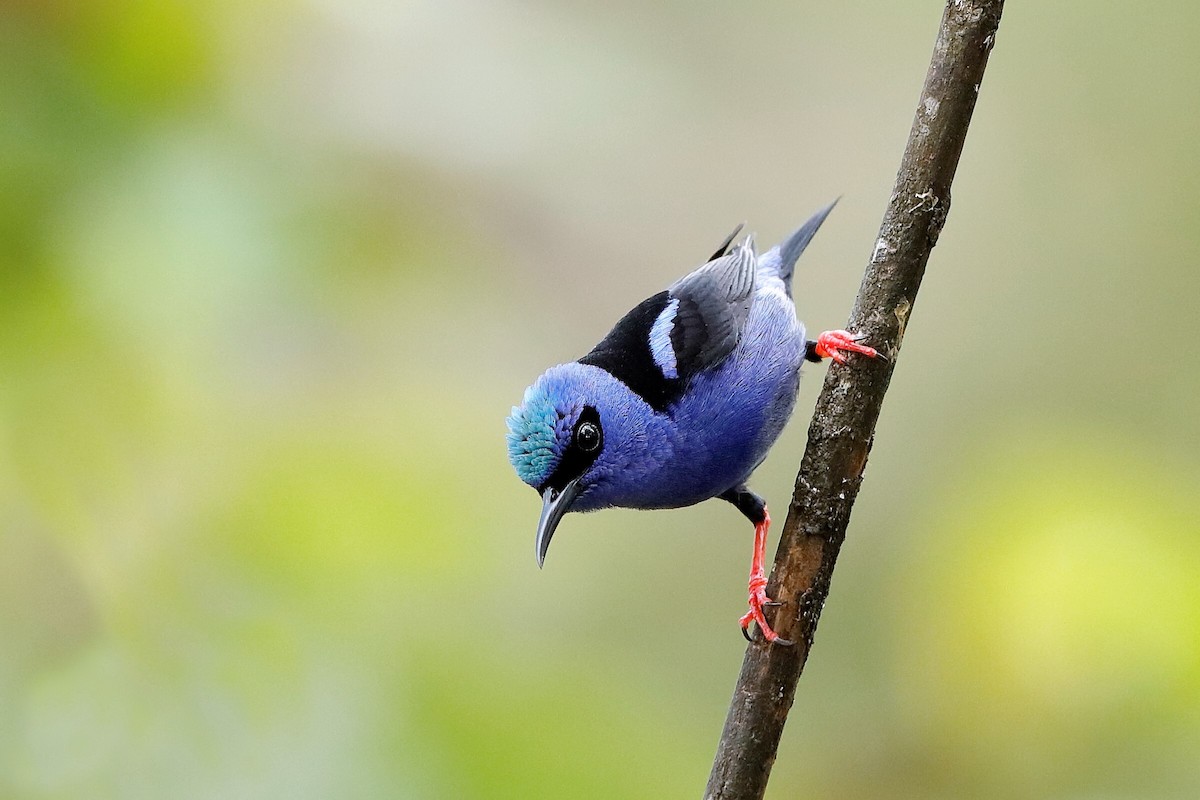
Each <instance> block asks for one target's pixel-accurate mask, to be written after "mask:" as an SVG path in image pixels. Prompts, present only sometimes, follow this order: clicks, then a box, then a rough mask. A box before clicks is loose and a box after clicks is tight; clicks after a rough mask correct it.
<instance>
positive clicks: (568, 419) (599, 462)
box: [508, 364, 626, 566]
mask: <svg viewBox="0 0 1200 800" xmlns="http://www.w3.org/2000/svg"><path fill="white" fill-rule="evenodd" d="M605 377H607V376H606V375H605V373H603V371H602V370H599V369H597V368H596V367H589V366H584V365H582V364H563V365H559V366H557V367H553V368H551V369H549V370H547V371H546V372H545V373H544V374H543V375H542V376H541V377H540V378H538V380H537V381H536V382H535V383H534V384H533V385H532V386H530V387H529V388H528V389H526V390H525V398H524V400H523V401H522V402H521V405H520V406H519V407H514V408H513V410H512V416H510V417H509V418H508V458H509V460H510V461H511V462H512V465H513V468H514V469H515V470H516V471H517V476H518V477H519V478H520V479H521V480H523V481H525V483H527V484H529V485H530V486H532V487H533V488H534V489H536V490H537V492H538V494H540V495H541V496H542V515H541V518H540V519H539V520H538V528H537V559H538V566H541V564H542V562H543V561H545V559H546V549H547V548H548V547H549V546H550V538H551V537H552V536H553V535H554V529H555V528H556V527H558V523H559V520H561V519H562V517H563V514H565V513H567V512H568V511H570V510H571V507H572V505H573V504H575V502H576V499H577V498H579V496H580V495H581V494H584V493H586V492H588V491H589V490H591V489H593V488H594V487H595V486H596V484H597V483H598V482H599V481H600V480H601V478H602V477H603V474H604V473H605V472H607V468H606V467H605V462H604V460H603V459H602V458H601V456H602V455H603V454H604V453H605V432H606V431H605V426H606V425H607V424H609V423H610V422H611V423H613V426H614V427H615V426H618V425H619V424H620V423H619V422H618V420H617V419H616V417H617V416H618V414H617V413H614V412H616V411H617V410H618V407H619V406H620V405H621V403H620V402H615V403H614V400H613V398H612V397H610V396H609V394H610V393H611V390H612V388H613V387H609V386H608V385H607V384H608V382H606V381H605V380H604V378H605ZM612 383H615V381H612ZM620 416H621V417H625V416H626V415H624V414H621V415H620Z"/></svg>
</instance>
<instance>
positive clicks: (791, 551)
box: [705, 0, 1004, 800]
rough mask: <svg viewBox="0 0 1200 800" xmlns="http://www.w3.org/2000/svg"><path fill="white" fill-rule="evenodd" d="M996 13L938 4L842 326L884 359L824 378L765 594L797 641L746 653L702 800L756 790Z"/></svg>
mask: <svg viewBox="0 0 1200 800" xmlns="http://www.w3.org/2000/svg"><path fill="white" fill-rule="evenodd" d="M1003 8H1004V0H949V2H947V4H946V11H945V13H944V14H943V16H942V24H941V29H940V31H939V32H938V37H937V43H936V45H935V46H934V50H933V58H932V60H931V61H930V64H929V73H928V74H927V75H926V77H925V88H924V90H923V91H922V93H921V100H920V102H919V104H918V105H917V113H916V118H915V119H914V120H913V126H912V131H911V132H910V133H909V137H908V145H907V147H905V149H904V159H903V161H902V162H901V164H900V171H899V173H898V174H897V176H896V184H895V187H894V189H893V190H892V197H891V200H890V201H889V202H888V208H887V212H886V213H885V214H884V217H883V223H882V225H881V226H880V229H879V239H878V241H877V242H876V244H875V249H874V251H873V253H872V255H871V261H870V264H868V266H867V271H866V274H865V275H864V276H863V282H862V286H861V288H860V289H859V293H858V300H857V301H856V302H855V304H854V310H853V312H851V314H850V322H849V325H848V327H849V329H850V330H853V331H858V332H862V333H866V334H867V341H868V342H870V343H872V344H873V345H874V346H875V347H876V348H878V349H880V350H881V352H883V353H885V354H887V355H888V356H889V358H890V361H884V360H882V359H879V360H875V361H869V360H867V359H863V358H857V359H855V360H854V361H853V362H852V364H853V366H852V368H846V369H831V370H829V373H828V375H827V376H826V378H825V386H824V388H823V389H822V390H821V395H820V397H819V398H818V399H817V407H816V412H815V414H814V416H813V420H812V424H811V425H810V426H809V429H808V447H807V448H806V449H805V451H804V459H803V461H802V462H801V464H800V473H799V475H798V476H797V477H796V490H795V492H794V494H793V495H792V505H791V509H790V512H789V514H788V517H787V521H786V522H785V523H784V526H783V536H782V539H781V541H780V543H779V550H778V552H777V553H776V556H775V569H774V572H773V574H772V578H771V586H770V588H769V589H768V593H769V594H770V596H771V597H774V598H776V599H779V600H782V601H784V602H783V605H782V606H781V607H779V608H778V609H777V613H776V615H775V620H774V622H773V627H774V628H775V630H776V631H777V632H778V633H779V635H780V636H783V637H785V638H787V639H791V640H793V641H795V642H796V645H795V646H794V647H780V646H778V645H766V644H752V645H750V646H749V647H748V648H747V650H746V657H745V659H744V661H743V662H742V672H741V675H740V676H739V677H738V682H737V687H736V688H735V689H734V693H733V702H732V703H731V704H730V707H729V715H728V717H727V718H726V720H725V729H724V731H723V732H722V734H721V742H720V745H719V746H718V748H717V755H716V760H715V761H714V762H713V769H712V774H711V775H710V776H709V780H708V788H707V790H706V792H705V798H707V800H747V799H751V798H754V799H757V798H761V797H762V796H763V793H764V792H765V791H766V787H767V779H768V777H769V776H770V773H771V766H772V764H774V762H775V753H776V750H777V749H778V746H779V737H780V735H781V734H782V733H783V726H784V723H785V722H786V721H787V715H788V711H789V709H790V708H791V705H792V700H793V698H794V697H795V693H796V682H797V681H798V680H799V678H800V673H801V671H802V670H803V669H804V663H805V661H806V660H807V659H808V654H809V651H810V650H811V648H812V643H813V635H814V633H815V632H816V629H817V622H818V621H819V620H820V617H821V610H822V608H824V606H825V600H826V598H827V597H828V596H829V581H830V578H831V577H832V575H833V567H834V563H835V562H836V560H837V556H838V551H839V550H840V549H841V546H842V542H843V541H844V540H845V538H846V526H847V524H848V523H849V521H850V509H851V507H852V506H853V504H854V499H855V497H856V496H857V495H858V489H859V486H860V485H861V483H862V474H863V469H864V468H865V467H866V464H867V454H868V452H870V449H871V442H872V439H873V437H874V431H875V423H876V421H877V420H878V419H879V410H880V408H881V407H882V405H883V395H884V393H885V392H886V391H887V387H888V383H889V381H890V380H891V377H892V370H893V368H894V367H895V363H896V356H897V354H898V353H899V351H900V344H901V341H902V340H903V338H904V327H905V325H906V323H907V322H908V316H909V313H910V312H911V310H912V306H913V302H914V301H915V300H916V295H917V289H918V288H919V287H920V285H921V277H922V276H923V275H924V273H925V264H926V262H927V261H928V260H929V251H930V250H932V249H933V246H934V244H936V243H937V238H938V234H939V233H940V232H941V229H942V225H943V224H945V221H946V213H947V211H948V210H949V207H950V183H951V181H952V180H953V178H954V170H955V167H956V166H957V165H958V157H959V154H960V153H961V152H962V147H963V141H964V140H965V138H966V135H967V126H968V124H969V123H970V121H971V112H972V111H973V110H974V108H975V98H976V96H977V95H978V93H979V83H980V81H981V80H982V78H983V71H984V68H985V67H986V66H987V59H988V53H989V52H990V51H991V49H992V43H993V42H994V41H995V36H996V28H997V26H998V25H999V24H1000V13H1001V11H1002V10H1003ZM881 343H882V345H883V346H882V347H880V344H881Z"/></svg>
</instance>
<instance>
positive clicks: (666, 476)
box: [508, 201, 878, 644]
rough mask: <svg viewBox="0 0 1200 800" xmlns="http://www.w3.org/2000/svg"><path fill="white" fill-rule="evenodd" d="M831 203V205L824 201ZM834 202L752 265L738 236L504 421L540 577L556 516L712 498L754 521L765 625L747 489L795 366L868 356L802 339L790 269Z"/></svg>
mask: <svg viewBox="0 0 1200 800" xmlns="http://www.w3.org/2000/svg"><path fill="white" fill-rule="evenodd" d="M835 202H836V201H835ZM833 205H834V204H833V203H831V204H830V205H829V206H827V207H825V208H823V209H821V210H820V211H819V212H817V213H816V214H815V215H813V217H812V219H810V220H809V221H808V222H806V223H804V225H803V226H802V227H801V228H800V229H799V230H797V231H796V232H795V233H793V234H792V235H791V236H790V237H788V238H787V239H786V240H785V241H784V242H782V243H781V244H779V245H777V246H776V247H773V248H771V249H770V250H769V251H767V252H766V253H765V254H763V255H762V256H761V257H759V256H756V254H755V251H754V237H753V235H750V236H747V237H746V238H745V239H743V240H742V241H741V242H740V243H738V244H736V245H735V244H734V240H735V239H736V238H737V235H738V233H739V232H740V231H741V226H740V225H739V226H738V227H737V229H735V230H734V232H733V233H732V234H730V235H729V237H728V238H727V239H726V240H725V241H724V242H723V243H722V244H721V247H720V248H718V249H717V252H716V253H714V254H713V256H712V258H711V259H710V260H709V261H708V263H706V264H704V265H703V266H701V267H700V268H698V269H697V270H695V271H694V272H692V273H691V274H689V275H686V276H684V277H683V278H680V279H679V280H678V281H676V282H675V283H673V284H672V285H671V286H670V288H668V289H667V290H666V291H663V292H659V293H658V294H656V295H654V296H653V297H651V298H649V299H647V300H644V301H642V302H641V303H639V304H638V305H637V306H636V307H635V308H634V309H633V310H632V311H630V312H629V313H628V314H626V315H625V316H624V317H623V318H622V319H621V321H620V322H618V323H617V324H616V326H615V327H614V328H613V329H612V330H611V331H609V333H608V335H607V336H605V337H604V340H603V341H601V342H600V344H598V345H596V347H595V348H594V349H593V350H592V351H591V352H590V353H588V354H587V355H585V356H584V357H583V358H581V359H579V360H578V361H572V362H571V363H569V364H560V365H558V366H556V367H551V368H550V369H548V370H547V371H546V372H545V373H543V374H542V376H541V377H540V378H538V379H537V381H535V382H534V384H533V385H532V386H530V387H529V388H528V389H527V390H526V391H525V397H524V400H523V401H522V403H521V405H520V406H519V407H514V408H513V410H512V416H510V417H509V418H508V456H509V460H510V461H512V465H513V467H514V468H515V469H516V471H517V475H518V476H519V477H520V478H521V480H523V481H524V482H525V483H527V484H529V485H530V486H532V487H533V488H534V489H536V490H537V492H538V494H540V495H541V497H542V515H541V518H540V519H539V520H538V526H537V544H536V553H537V560H538V565H539V566H540V565H541V564H542V563H543V561H544V560H545V558H546V549H547V548H548V547H549V546H550V538H551V537H552V536H553V535H554V531H555V529H556V528H557V527H558V523H559V521H560V520H562V517H563V515H564V514H566V513H567V512H568V511H595V510H597V509H601V508H609V507H613V506H618V507H622V508H644V509H651V508H681V507H683V506H690V505H693V504H695V503H699V502H701V501H704V500H708V499H710V498H713V497H717V498H720V499H722V500H726V501H728V502H730V503H732V504H733V505H734V506H736V507H737V509H738V510H739V511H741V512H742V513H743V514H744V515H745V516H746V517H747V518H749V520H750V521H751V522H752V523H753V524H754V558H753V562H752V566H751V570H750V600H749V604H750V610H749V611H748V612H747V613H746V615H745V616H743V617H742V618H741V620H740V624H741V627H742V632H743V634H745V635H746V638H750V636H749V626H750V624H751V623H757V624H758V627H759V629H760V630H761V631H762V633H763V636H764V637H765V638H766V639H767V641H770V642H778V643H781V644H782V643H787V642H786V641H785V640H783V639H780V638H779V637H778V636H777V635H776V634H775V632H774V631H772V630H771V628H770V626H769V625H768V624H767V621H766V619H765V618H764V617H763V606H764V605H766V604H769V603H770V602H771V601H770V599H769V598H768V597H767V594H766V586H767V578H766V574H765V570H764V566H763V563H764V559H765V551H766V541H767V529H768V527H769V526H770V523H771V518H770V516H769V515H768V514H767V504H766V502H765V501H764V500H763V499H762V498H761V497H759V496H758V495H756V494H754V493H753V492H751V491H750V490H749V489H748V488H746V481H747V480H748V479H749V478H750V474H751V473H752V472H754V470H755V468H756V467H757V466H758V465H759V464H760V463H762V461H763V459H765V458H766V456H767V451H768V450H770V449H771V445H773V444H774V443H775V440H776V439H777V438H778V437H779V434H780V432H782V431H783V426H784V425H785V424H786V423H787V421H788V418H789V417H791V415H792V409H793V408H794V406H795V404H796V392H797V391H798V389H799V386H800V367H801V365H802V364H803V363H804V362H805V361H806V360H807V361H820V360H821V359H823V358H832V359H833V360H834V361H836V362H837V363H839V364H844V363H845V362H846V356H845V355H844V354H843V353H842V352H841V351H848V352H852V353H861V354H863V355H865V356H870V357H872V358H874V357H876V356H877V355H878V354H877V353H876V352H875V350H874V349H872V348H870V347H867V346H866V345H863V344H860V343H859V339H860V338H861V337H857V336H854V335H852V334H850V333H847V332H846V331H829V332H826V333H822V334H821V335H820V336H819V337H817V339H816V340H815V341H813V340H808V339H806V338H805V335H804V325H803V324H801V323H800V321H799V320H797V319H796V306H795V305H794V304H793V302H792V269H793V267H794V266H795V264H796V260H797V259H798V258H799V257H800V254H801V253H802V252H804V248H805V247H806V246H807V245H808V243H809V242H810V241H811V240H812V237H813V235H814V234H815V233H816V232H817V229H818V228H819V227H821V223H822V222H824V221H825V217H826V216H828V215H829V212H830V211H832V210H833Z"/></svg>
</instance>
